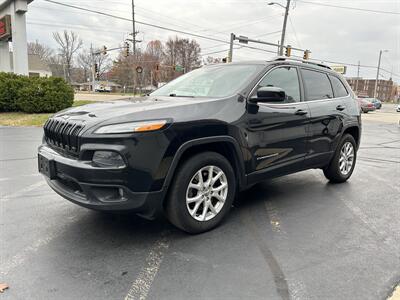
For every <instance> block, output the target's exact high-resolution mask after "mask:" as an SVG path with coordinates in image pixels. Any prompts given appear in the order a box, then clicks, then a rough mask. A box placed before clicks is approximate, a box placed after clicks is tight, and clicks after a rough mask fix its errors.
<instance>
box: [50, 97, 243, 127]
mask: <svg viewBox="0 0 400 300" xmlns="http://www.w3.org/2000/svg"><path fill="white" fill-rule="evenodd" d="M233 98H234V99H237V98H238V96H235V97H230V98H224V99H215V98H188V97H144V98H130V99H125V100H119V101H107V102H98V103H93V104H87V105H83V106H79V107H73V108H69V109H66V110H63V111H61V112H58V113H57V114H55V117H57V118H63V119H65V120H71V121H80V122H83V123H85V126H86V127H88V126H87V125H97V124H100V123H101V124H113V123H122V122H131V121H141V120H151V119H163V118H168V119H172V120H174V121H175V122H184V121H190V120H199V119H218V118H221V114H222V113H223V112H225V113H226V112H228V116H229V111H230V110H232V109H233V108H232V105H230V104H232V103H238V101H235V100H234V99H233ZM240 105H241V106H243V108H244V104H243V103H240ZM233 106H235V105H233ZM225 115H226V114H225ZM232 117H233V116H232Z"/></svg>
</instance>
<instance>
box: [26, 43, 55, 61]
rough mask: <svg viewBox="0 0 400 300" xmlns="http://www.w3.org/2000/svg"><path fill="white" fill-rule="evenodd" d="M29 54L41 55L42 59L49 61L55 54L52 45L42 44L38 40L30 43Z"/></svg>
mask: <svg viewBox="0 0 400 300" xmlns="http://www.w3.org/2000/svg"><path fill="white" fill-rule="evenodd" d="M28 54H30V55H37V56H39V58H40V60H42V61H44V62H46V63H49V62H50V59H51V57H52V56H53V55H54V51H53V49H51V48H50V47H48V46H46V45H44V44H40V43H39V41H38V40H36V41H35V42H29V43H28Z"/></svg>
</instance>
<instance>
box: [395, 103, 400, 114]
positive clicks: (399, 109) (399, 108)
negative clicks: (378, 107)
mask: <svg viewBox="0 0 400 300" xmlns="http://www.w3.org/2000/svg"><path fill="white" fill-rule="evenodd" d="M396 111H397V112H400V104H399V105H397V109H396Z"/></svg>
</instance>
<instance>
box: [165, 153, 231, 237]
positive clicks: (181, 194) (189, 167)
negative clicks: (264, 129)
mask: <svg viewBox="0 0 400 300" xmlns="http://www.w3.org/2000/svg"><path fill="white" fill-rule="evenodd" d="M207 165H214V166H217V167H219V168H220V169H221V170H222V171H223V172H224V173H225V175H226V178H227V181H228V195H227V198H226V200H225V204H224V206H223V208H222V209H221V211H220V212H219V213H218V215H217V216H215V217H214V218H212V219H211V220H209V221H202V222H200V221H197V220H195V219H194V218H193V217H192V216H191V215H190V213H189V211H188V209H187V207H186V191H187V187H188V185H189V183H190V181H191V179H192V177H193V176H194V174H195V173H196V172H197V171H198V170H200V169H201V168H203V167H205V166H207ZM171 187H172V188H173V190H172V191H171V193H170V196H169V199H168V205H167V215H168V217H169V219H170V221H171V222H172V223H173V224H174V225H176V226H178V227H179V228H181V229H183V230H184V231H186V232H188V233H200V232H205V231H208V230H210V229H212V228H214V227H216V226H217V225H218V224H219V223H220V222H221V221H222V220H223V219H224V217H225V216H226V215H227V213H228V212H229V210H230V208H231V205H232V202H233V200H234V197H235V193H236V180H235V174H234V171H233V169H232V166H231V165H230V163H229V162H228V160H227V159H226V158H225V157H224V156H222V155H220V154H218V153H215V152H203V153H200V154H197V155H195V156H194V157H192V158H190V159H188V160H187V161H186V162H185V163H183V165H182V166H181V167H180V168H179V170H178V172H177V174H176V177H175V180H174V184H173V185H172V186H171Z"/></svg>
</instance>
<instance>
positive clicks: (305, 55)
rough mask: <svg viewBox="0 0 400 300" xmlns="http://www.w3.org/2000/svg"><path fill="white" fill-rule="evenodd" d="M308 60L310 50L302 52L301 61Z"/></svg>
mask: <svg viewBox="0 0 400 300" xmlns="http://www.w3.org/2000/svg"><path fill="white" fill-rule="evenodd" d="M309 58H310V50H306V51H304V55H303V59H309Z"/></svg>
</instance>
